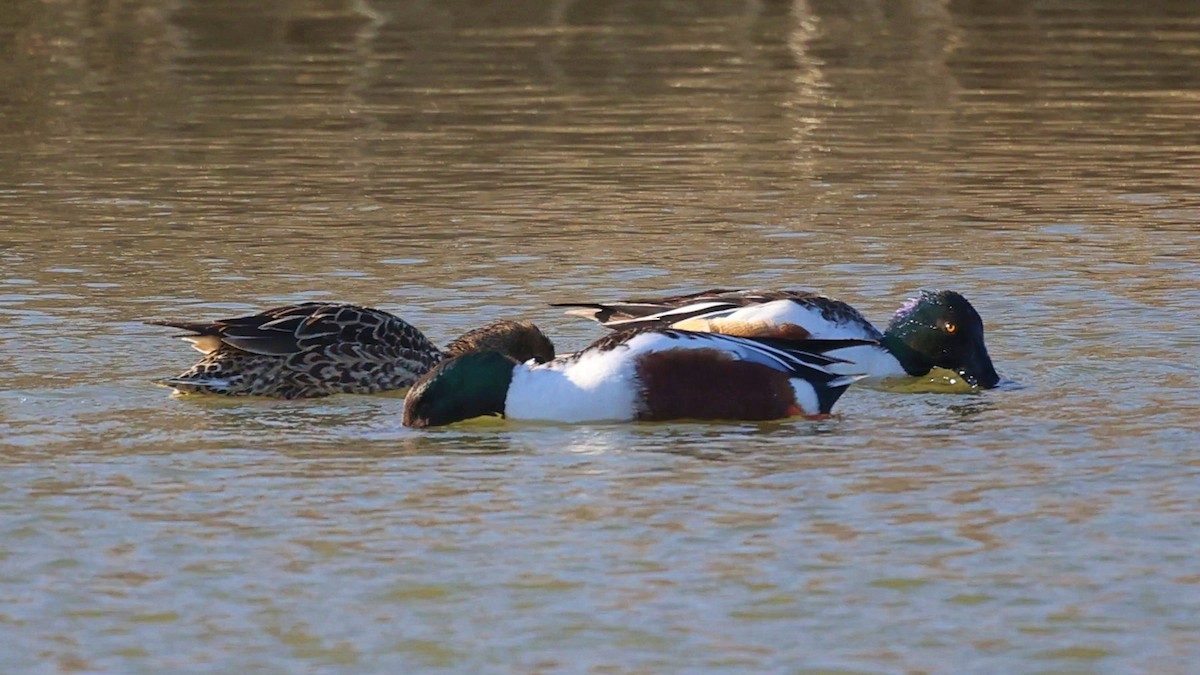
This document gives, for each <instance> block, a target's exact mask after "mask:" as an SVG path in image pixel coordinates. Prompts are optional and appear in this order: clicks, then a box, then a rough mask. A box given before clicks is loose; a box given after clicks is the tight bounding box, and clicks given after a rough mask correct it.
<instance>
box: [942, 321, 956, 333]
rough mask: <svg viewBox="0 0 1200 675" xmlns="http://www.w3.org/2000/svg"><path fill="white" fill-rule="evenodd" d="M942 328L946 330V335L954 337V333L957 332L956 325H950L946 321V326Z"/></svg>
mask: <svg viewBox="0 0 1200 675" xmlns="http://www.w3.org/2000/svg"><path fill="white" fill-rule="evenodd" d="M943 328H945V329H946V332H947V333H949V334H951V335H954V334H955V333H957V332H958V325H957V324H953V323H950V322H949V321H947V322H946V325H945V326H943Z"/></svg>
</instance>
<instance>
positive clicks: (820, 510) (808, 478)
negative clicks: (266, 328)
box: [0, 0, 1200, 672]
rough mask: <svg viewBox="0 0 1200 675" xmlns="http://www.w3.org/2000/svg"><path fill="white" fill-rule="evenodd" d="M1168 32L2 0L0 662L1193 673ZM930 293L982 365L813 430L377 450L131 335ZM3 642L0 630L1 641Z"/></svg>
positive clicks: (1190, 292)
mask: <svg viewBox="0 0 1200 675" xmlns="http://www.w3.org/2000/svg"><path fill="white" fill-rule="evenodd" d="M1196 44H1200V16H1197V15H1196V14H1195V12H1193V11H1192V10H1191V8H1190V7H1187V6H1184V5H1180V4H1178V3H1167V2H1156V3H1150V4H1149V5H1146V4H1141V5H1138V6H1137V7H1134V6H1132V5H1130V6H1129V7H1126V6H1124V5H1121V4H1119V3H1116V4H1114V3H1096V4H1080V3H1073V2H1060V1H1057V0H1044V1H1041V2H1016V3H999V4H998V3H989V2H955V3H944V2H935V1H927V0H906V1H904V2H887V3H884V2H863V3H850V4H847V3H839V2H829V1H827V0H809V1H804V0H797V1H796V2H792V3H756V2H746V3H726V2H696V3H684V4H680V3H625V4H613V3H600V2H585V1H568V0H558V1H555V2H549V3H535V2H524V3H515V4H514V3H507V4H501V3H490V4H489V3H470V2H460V1H458V0H452V1H448V2H437V3H428V2H402V1H399V0H397V1H396V2H374V1H372V2H363V1H357V2H343V1H339V0H320V1H309V0H304V1H299V2H268V3H254V4H253V6H249V5H246V4H245V3H230V2H215V3H214V2H204V3H198V2H191V1H185V0H177V1H175V2H168V3H148V2H144V1H141V0H133V1H131V2H121V3H99V4H96V3H92V4H87V3H78V2H71V1H69V0H68V1H67V2H61V3H57V4H55V5H53V6H50V5H42V4H37V3H20V2H17V3H7V4H6V5H5V7H4V11H2V12H0V55H2V56H3V59H0V74H2V77H3V81H4V82H5V84H6V86H5V87H3V88H0V223H2V225H0V437H2V440H0V463H3V465H4V473H5V476H6V480H5V481H4V484H3V486H0V512H2V513H3V517H2V518H0V541H3V542H4V543H3V544H2V545H0V607H2V608H0V625H2V626H3V632H4V633H5V634H6V635H10V636H12V638H13V639H10V640H5V641H3V646H0V655H2V656H3V659H4V662H5V663H8V664H12V665H11V666H10V667H11V668H13V669H15V670H17V671H22V672H42V671H47V672H49V671H48V670H47V669H49V670H53V671H55V672H59V671H92V672H180V671H195V670H206V669H207V670H218V671H222V672H225V671H237V672H247V671H251V670H269V671H276V670H282V671H288V672H290V671H298V670H311V669H314V668H316V669H331V670H348V671H354V672H396V671H411V670H413V669H415V668H435V667H436V668H447V669H453V670H458V671H479V670H499V669H504V670H511V669H516V670H520V671H537V672H542V671H554V670H562V669H568V670H569V669H586V670H589V671H590V670H613V669H618V670H620V669H630V670H648V671H664V670H666V671H670V670H679V669H684V670H702V669H704V670H709V669H711V670H731V671H732V670H737V671H798V670H803V669H806V668H807V669H811V670H821V669H825V670H837V669H842V670H846V671H863V670H869V671H877V670H880V669H882V670H905V671H910V670H912V671H920V670H927V671H936V670H944V668H945V665H944V664H946V663H952V664H956V665H957V664H970V665H971V666H972V667H974V668H976V669H979V668H982V669H986V670H995V671H1003V672H1015V671H1033V670H1038V671H1042V670H1047V671H1076V670H1083V671H1103V672H1130V671H1153V672H1187V671H1188V670H1189V669H1190V668H1189V666H1190V664H1191V663H1193V662H1194V661H1195V658H1196V656H1197V653H1198V652H1200V647H1198V646H1197V643H1196V641H1195V639H1194V637H1193V636H1194V635H1195V634H1196V632H1197V628H1198V626H1197V625H1196V618H1195V616H1194V614H1195V613H1194V612H1193V611H1192V610H1191V608H1192V607H1194V606H1195V605H1196V603H1197V601H1198V600H1200V597H1198V591H1197V583H1198V581H1200V577H1197V576H1196V575H1195V574H1192V573H1191V572H1189V561H1192V560H1194V559H1195V558H1196V557H1197V553H1198V551H1197V550H1196V546H1195V545H1194V544H1193V543H1192V542H1193V541H1194V539H1195V537H1194V536H1192V534H1193V532H1194V530H1195V524H1196V523H1195V508H1194V507H1195V503H1196V499H1197V490H1196V487H1195V486H1196V484H1197V481H1196V473H1197V471H1198V470H1200V464H1198V463H1197V461H1196V460H1195V459H1193V458H1191V456H1190V452H1189V451H1191V450H1192V449H1194V448H1195V447H1196V446H1197V441H1198V439H1200V428H1198V427H1200V425H1198V424H1197V422H1196V421H1195V414H1194V410H1195V408H1196V405H1197V403H1198V399H1197V394H1196V388H1195V383H1194V380H1195V369H1196V363H1197V357H1198V356H1200V341H1198V340H1197V338H1196V337H1195V330H1194V326H1195V325H1196V324H1197V322H1198V320H1200V290H1197V289H1198V288H1200V285H1198V282H1200V264H1198V263H1197V258H1196V251H1197V250H1200V249H1198V246H1200V234H1198V230H1197V229H1196V226H1195V223H1196V222H1197V221H1198V220H1200V207H1198V206H1197V204H1200V201H1198V199H1197V197H1198V195H1200V189H1198V188H1200V181H1198V178H1197V177H1198V176H1200V160H1198V158H1200V153H1198V152H1197V150H1198V149H1200V140H1198V137H1197V134H1196V128H1197V124H1196V123H1197V112H1196V110H1197V109H1196V96H1195V92H1196V91H1197V90H1200V74H1198V73H1200V71H1197V70H1196V69H1195V67H1194V65H1195V59H1196V56H1197V55H1198V53H1197V50H1196V48H1195V47H1194V45H1196ZM714 286H734V287H737V286H753V287H813V288H819V289H823V290H825V291H828V292H830V293H833V294H836V295H839V296H841V297H844V298H845V299H847V300H849V301H851V302H853V303H854V304H855V305H856V306H858V307H859V308H860V309H861V310H862V311H863V312H864V313H865V314H866V315H867V316H868V317H869V318H870V319H872V320H873V321H875V322H877V323H886V320H887V318H888V316H889V315H890V314H891V312H893V311H894V309H895V308H896V307H897V306H899V304H900V303H901V302H902V301H903V300H904V299H905V298H906V297H908V295H909V294H911V293H912V292H913V291H915V290H917V289H919V288H925V287H948V288H954V289H957V290H959V291H962V292H963V293H964V294H965V295H967V297H969V298H970V299H971V301H972V303H973V304H974V305H976V306H977V307H978V308H979V309H980V311H981V313H982V314H983V317H984V320H985V322H986V324H987V329H988V344H989V348H990V351H991V352H992V356H993V358H994V359H995V360H996V362H997V365H998V367H999V370H1000V372H1001V374H1002V375H1003V376H1004V377H1005V378H1006V379H1008V380H1011V381H1012V382H1014V383H1020V384H1019V385H1016V386H1011V387H1006V388H1002V389H1001V390H999V391H994V392H987V393H984V394H977V395H962V394H956V393H941V394H938V393H920V394H911V393H907V394H906V393H897V392H891V391H879V390H872V389H866V388H861V389H856V390H853V391H851V392H850V393H849V394H847V396H846V397H845V398H844V399H843V401H842V402H841V403H839V412H840V415H839V417H837V418H835V419H833V420H829V421H825V422H821V423H809V422H801V421H788V422H783V423H771V424H762V425H755V424H660V425H659V424H656V425H642V426H632V427H630V426H617V425H597V426H589V427H578V428H569V427H559V426H554V425H520V424H512V423H505V422H498V421H484V422H477V423H472V424H468V425H463V426H461V427H456V428H453V429H446V430H438V431H432V432H427V433H414V432H410V431H408V430H405V429H403V428H401V427H400V425H399V419H400V412H401V408H402V403H403V402H402V399H400V398H397V397H394V396H393V397H388V396H382V397H356V396H344V397H334V398H330V399H325V400H317V401H303V402H278V401H248V400H237V401H211V400H196V399H194V398H193V399H173V398H170V397H169V396H168V392H167V390H165V389H161V388H158V387H155V386H153V385H152V384H150V383H149V381H150V380H151V379H153V378H155V377H161V376H164V375H170V374H173V373H175V372H178V371H179V370H180V369H181V368H182V367H184V366H185V365H187V364H189V363H190V362H191V358H192V357H191V356H189V354H191V352H190V351H189V350H187V349H186V347H185V346H183V345H182V344H181V343H178V341H173V340H169V339H166V338H164V337H163V335H162V332H161V331H158V330H156V329H154V328H150V327H146V326H143V325H142V324H141V323H140V321H141V320H142V319H146V318H151V317H161V316H188V317H196V318H214V317H220V316H232V315H235V314H237V313H243V312H250V311H256V310H259V309H262V308H264V307H267V306H271V305H275V304H280V303H283V302H292V301H299V300H309V299H342V300H353V301H358V302H365V303H371V304H376V305H379V306H382V307H384V308H387V309H390V310H395V311H397V312H398V313H400V314H401V315H402V316H404V317H405V318H406V319H408V320H410V321H411V322H413V323H414V324H415V325H418V326H420V327H421V328H422V329H424V330H426V331H427V332H428V334H429V336H430V337H431V338H432V339H434V340H435V341H438V342H441V343H444V342H445V341H446V340H448V339H449V338H451V337H454V336H456V335H458V334H460V333H461V332H463V331H464V330H466V329H468V328H471V327H474V326H476V325H479V324H481V323H483V322H484V321H487V320H490V319H492V318H495V317H498V316H512V317H528V318H532V319H534V320H536V321H538V322H539V323H540V324H541V325H543V327H545V328H546V330H547V331H548V332H549V333H550V334H551V335H552V336H553V337H554V338H555V341H556V343H557V344H559V345H560V347H561V348H563V349H565V350H571V349H575V348H577V347H579V346H581V345H583V344H586V343H587V342H588V341H590V340H591V339H593V338H594V337H595V336H596V335H597V330H598V329H597V328H596V327H595V326H594V325H592V324H590V323H588V322H582V321H575V320H573V319H571V318H569V317H564V316H561V315H559V314H558V313H557V311H554V310H551V309H549V308H547V307H545V303H548V302H552V301H561V300H577V299H580V298H585V299H586V298H595V297H623V296H629V295H635V294H644V293H660V292H666V291H694V290H699V289H701V288H711V287H714ZM18 645H21V648H20V649H18V647H17V646H18Z"/></svg>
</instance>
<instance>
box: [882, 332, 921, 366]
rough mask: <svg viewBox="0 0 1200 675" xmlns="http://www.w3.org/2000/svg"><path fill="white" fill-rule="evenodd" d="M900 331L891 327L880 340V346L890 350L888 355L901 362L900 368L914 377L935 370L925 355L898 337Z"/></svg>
mask: <svg viewBox="0 0 1200 675" xmlns="http://www.w3.org/2000/svg"><path fill="white" fill-rule="evenodd" d="M897 333H898V331H897V330H896V329H895V328H894V327H889V328H888V330H887V332H886V333H884V334H883V337H882V338H880V339H879V344H881V345H883V348H884V349H886V350H888V353H889V354H891V355H892V356H894V357H896V360H897V361H899V362H900V367H901V368H903V369H904V372H906V373H908V374H909V375H913V376H920V375H925V374H927V373H928V372H929V370H930V369H931V368H933V363H932V362H931V361H930V360H929V359H927V358H925V356H924V355H923V354H921V353H920V352H918V351H917V350H915V349H913V348H912V347H909V346H908V343H907V342H905V341H904V338H902V337H900V336H899V335H897Z"/></svg>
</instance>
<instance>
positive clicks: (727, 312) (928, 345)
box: [555, 289, 1000, 389]
mask: <svg viewBox="0 0 1200 675" xmlns="http://www.w3.org/2000/svg"><path fill="white" fill-rule="evenodd" d="M555 306H560V307H575V308H576V309H573V310H570V311H568V312H567V313H568V314H575V315H578V316H583V317H586V318H590V319H594V320H596V321H599V322H600V323H601V324H603V325H605V326H607V327H609V328H628V327H631V326H644V325H658V326H674V327H676V328H682V329H687V330H696V331H711V332H719V333H727V334H734V335H749V336H755V335H760V336H761V335H766V336H770V335H776V336H781V337H791V338H806V337H807V338H818V339H839V338H858V339H864V340H872V341H874V342H875V344H872V345H869V346H858V347H852V348H849V349H843V350H838V351H835V352H831V353H830V356H835V357H837V358H839V359H842V360H845V361H848V362H850V363H849V364H847V365H844V366H837V367H835V370H837V369H838V368H843V370H842V371H841V372H861V373H866V375H867V376H869V377H871V378H878V379H883V378H891V377H904V376H923V375H927V374H928V373H929V371H930V370H931V369H933V368H934V367H938V368H946V369H948V370H952V371H955V372H956V373H958V374H959V375H960V376H962V378H963V379H964V380H965V381H966V382H967V383H968V384H970V385H971V386H973V387H981V388H984V389H990V388H992V387H995V386H996V385H997V384H998V383H999V381H1000V376H999V375H997V374H996V369H995V367H994V366H993V365H992V359H991V357H990V356H988V351H987V347H986V346H985V345H984V342H983V320H982V319H981V318H980V317H979V313H978V312H976V311H975V308H974V307H972V306H971V303H969V302H967V299H966V298H964V297H963V296H962V295H960V294H958V293H955V292H954V291H922V292H921V294H920V295H918V296H917V297H915V298H912V299H910V300H909V301H908V302H906V303H905V304H904V305H903V306H901V307H900V309H899V310H897V311H896V314H895V315H894V316H893V317H892V320H891V323H889V324H888V327H887V330H885V331H882V332H880V330H879V329H878V328H876V327H875V326H874V325H872V324H871V322H870V321H867V320H866V319H865V318H863V316H862V314H860V313H859V312H858V310H856V309H854V308H853V307H851V306H850V305H848V304H846V303H844V302H842V301H840V300H834V299H832V298H829V297H826V296H824V295H820V294H817V293H812V292H809V291H758V290H726V289H713V290H709V291H703V292H700V293H692V294H688V295H675V296H668V297H662V298H650V299H643V300H625V301H619V302H571V303H555Z"/></svg>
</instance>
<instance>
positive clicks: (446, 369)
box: [404, 352, 517, 427]
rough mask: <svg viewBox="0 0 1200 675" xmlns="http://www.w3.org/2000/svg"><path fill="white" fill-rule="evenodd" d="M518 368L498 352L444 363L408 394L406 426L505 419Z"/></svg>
mask: <svg viewBox="0 0 1200 675" xmlns="http://www.w3.org/2000/svg"><path fill="white" fill-rule="evenodd" d="M516 365H517V362H516V361H514V360H513V359H511V358H509V357H508V356H505V355H504V354H501V353H499V352H470V353H467V354H463V355H462V356H456V357H454V358H451V359H447V360H445V361H442V362H441V363H439V364H438V365H436V366H434V368H433V370H430V371H429V372H428V373H426V374H425V375H424V376H423V377H422V378H421V379H419V380H417V382H416V384H414V385H413V387H412V389H410V390H409V392H408V396H407V397H405V400H404V419H405V422H404V423H405V424H406V425H408V426H420V427H425V426H441V425H443V424H453V423H454V422H458V421H460V420H466V419H471V418H472V417H480V416H482V415H503V414H504V402H505V400H506V399H507V398H508V387H509V385H510V384H511V383H512V377H513V368H514V367H515V366H516Z"/></svg>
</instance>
